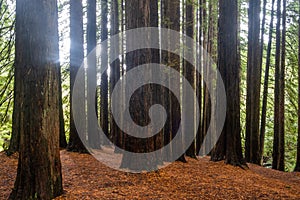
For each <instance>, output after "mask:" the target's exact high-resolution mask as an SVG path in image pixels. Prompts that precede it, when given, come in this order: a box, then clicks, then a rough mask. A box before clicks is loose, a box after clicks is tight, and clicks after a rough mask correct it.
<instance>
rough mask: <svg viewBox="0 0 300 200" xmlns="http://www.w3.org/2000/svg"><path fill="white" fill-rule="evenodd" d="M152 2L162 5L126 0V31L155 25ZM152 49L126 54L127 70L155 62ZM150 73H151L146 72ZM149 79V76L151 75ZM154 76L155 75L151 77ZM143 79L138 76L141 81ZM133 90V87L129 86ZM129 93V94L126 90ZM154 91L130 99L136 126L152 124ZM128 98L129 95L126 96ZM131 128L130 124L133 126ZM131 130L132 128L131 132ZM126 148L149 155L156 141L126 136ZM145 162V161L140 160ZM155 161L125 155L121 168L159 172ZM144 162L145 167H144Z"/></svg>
mask: <svg viewBox="0 0 300 200" xmlns="http://www.w3.org/2000/svg"><path fill="white" fill-rule="evenodd" d="M151 3H156V4H157V3H158V2H157V1H152V0H145V1H139V0H132V1H130V2H129V1H125V4H126V5H125V9H126V29H127V30H130V29H134V28H139V27H149V26H150V25H151V22H150V21H151V15H152V12H153V10H151V8H152V6H153V5H152V6H151ZM132 43H134V41H128V40H127V41H126V47H130V46H131V45H132ZM151 61H152V57H151V49H139V50H136V51H133V52H127V53H126V66H127V69H126V70H127V71H130V70H131V69H133V68H135V67H137V66H139V65H141V64H146V63H151ZM145 73H147V72H145ZM147 76H149V74H148V75H147ZM150 76H151V74H150ZM139 78H140V77H136V79H139ZM127 87H130V86H127ZM126 92H128V91H126ZM152 92H153V91H152V88H151V86H150V85H149V84H148V85H145V86H143V87H141V88H139V89H137V90H136V91H135V93H134V94H132V96H131V98H130V105H129V110H130V114H131V116H132V119H133V121H134V122H135V123H137V124H139V125H141V126H145V125H147V124H148V123H149V116H148V112H149V109H150V107H151V106H152V100H153V97H152ZM126 96H129V94H128V95H126ZM129 126H130V125H129ZM130 129H131V128H130V127H129V130H130ZM125 145H126V147H125V148H126V150H127V151H130V152H135V153H139V154H141V153H148V152H152V151H153V150H154V139H153V137H152V138H147V139H142V138H136V137H132V136H129V135H126V136H125ZM140 159H144V160H140ZM152 162H153V158H149V157H148V156H146V155H145V156H144V157H143V158H142V157H141V156H137V157H128V154H124V155H123V159H122V164H121V167H127V168H129V169H130V170H138V171H139V170H142V169H145V170H153V169H156V168H157V166H154V165H153V163H152ZM141 163H143V164H144V166H141Z"/></svg>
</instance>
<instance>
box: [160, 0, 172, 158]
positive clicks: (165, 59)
mask: <svg viewBox="0 0 300 200" xmlns="http://www.w3.org/2000/svg"><path fill="white" fill-rule="evenodd" d="M168 3H169V1H167V0H162V1H161V19H162V22H161V26H162V27H163V28H168V27H169V26H170V22H169V17H168V16H167V10H168V8H169V7H168V5H169V4H168ZM160 38H161V39H162V36H160ZM168 45H169V40H168ZM161 63H162V64H164V65H168V64H169V54H168V52H167V51H161ZM163 78H164V80H167V79H168V76H164V77H163ZM162 96H163V99H162V101H163V106H164V108H165V109H166V112H167V115H168V118H167V121H166V124H165V126H164V129H163V131H164V138H163V141H164V146H166V145H168V144H169V143H170V141H171V140H172V135H171V105H170V95H169V91H168V90H166V89H164V90H162ZM165 148H166V158H167V159H166V161H171V160H172V158H171V157H172V156H171V154H172V147H171V146H169V147H168V148H167V147H165Z"/></svg>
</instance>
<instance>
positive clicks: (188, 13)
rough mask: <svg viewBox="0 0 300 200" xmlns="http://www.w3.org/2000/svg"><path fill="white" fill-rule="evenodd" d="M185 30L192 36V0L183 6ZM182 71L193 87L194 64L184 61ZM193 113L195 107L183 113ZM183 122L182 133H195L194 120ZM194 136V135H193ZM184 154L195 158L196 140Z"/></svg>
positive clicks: (188, 46)
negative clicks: (187, 128) (187, 129)
mask: <svg viewBox="0 0 300 200" xmlns="http://www.w3.org/2000/svg"><path fill="white" fill-rule="evenodd" d="M185 31H186V35H187V36H189V37H190V38H194V5H193V2H187V3H186V8H185ZM186 46H187V48H192V47H194V46H193V44H187V43H186ZM191 51H192V52H193V51H194V49H191ZM183 72H184V76H185V78H186V79H187V80H188V81H189V83H190V84H191V86H192V87H193V88H194V89H195V70H194V66H193V65H192V64H191V63H189V62H187V61H184V68H183ZM185 92H186V89H184V90H183V98H184V99H183V103H185V102H188V99H186V98H188V97H187V95H186V94H185ZM194 113H195V108H194V110H190V111H188V112H186V113H185V114H188V115H191V114H192V115H194ZM182 120H184V123H183V133H184V134H193V135H195V134H196V132H195V130H194V128H195V123H194V122H188V121H186V120H187V117H185V119H182ZM187 125H191V126H193V128H189V129H190V130H192V131H193V132H192V133H187V132H186V130H185V126H187ZM195 136H196V135H195ZM185 153H186V155H187V156H189V157H191V158H196V154H197V153H196V141H195V140H193V142H192V144H191V145H190V146H189V148H188V149H187V150H186V152H185Z"/></svg>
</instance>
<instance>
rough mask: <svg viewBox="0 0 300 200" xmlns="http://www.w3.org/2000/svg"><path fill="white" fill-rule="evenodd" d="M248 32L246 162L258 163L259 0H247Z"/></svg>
mask: <svg viewBox="0 0 300 200" xmlns="http://www.w3.org/2000/svg"><path fill="white" fill-rule="evenodd" d="M248 16H249V22H248V26H249V32H248V61H247V102H246V141H245V158H246V161H247V162H251V163H255V164H260V154H259V114H260V112H259V111H260V81H261V64H260V61H261V60H260V43H259V33H260V20H259V17H260V1H258V0H250V1H249V9H248Z"/></svg>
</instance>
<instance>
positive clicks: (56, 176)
mask: <svg viewBox="0 0 300 200" xmlns="http://www.w3.org/2000/svg"><path fill="white" fill-rule="evenodd" d="M57 20H58V14H57V1H56V0H48V1H39V0H34V1H32V0H30V1H29V0H17V2H16V66H17V68H18V69H20V75H21V84H22V85H23V92H21V93H20V95H21V98H23V102H22V104H21V107H20V109H21V111H20V120H21V121H22V122H23V123H21V124H20V150H19V152H20V154H19V162H18V171H17V178H16V181H15V185H14V189H13V191H12V193H11V194H10V197H9V199H53V198H55V197H57V196H59V195H61V194H62V192H63V188H62V174H61V163H60V156H59V63H58V62H57V61H58V60H59V45H58V21H57ZM45 49H47V51H46V50H45Z"/></svg>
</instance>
